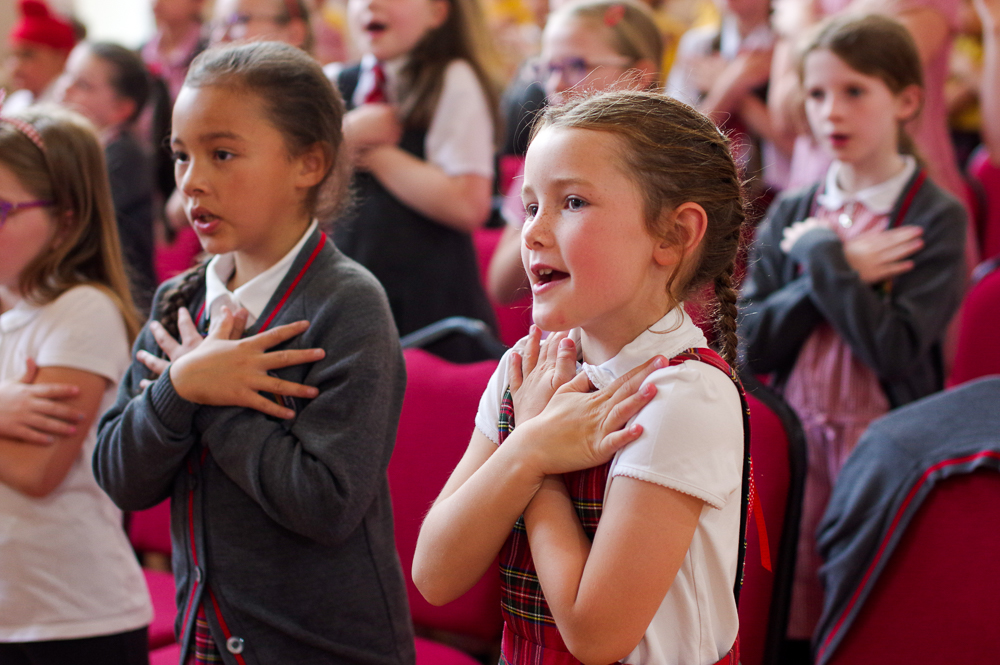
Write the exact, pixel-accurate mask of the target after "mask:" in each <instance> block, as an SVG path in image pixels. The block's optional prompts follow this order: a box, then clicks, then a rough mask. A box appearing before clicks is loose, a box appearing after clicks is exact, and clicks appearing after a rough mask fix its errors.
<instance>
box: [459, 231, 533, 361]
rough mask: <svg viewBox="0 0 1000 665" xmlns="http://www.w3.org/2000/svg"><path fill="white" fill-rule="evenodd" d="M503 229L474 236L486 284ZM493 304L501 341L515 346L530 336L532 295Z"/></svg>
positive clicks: (476, 233)
mask: <svg viewBox="0 0 1000 665" xmlns="http://www.w3.org/2000/svg"><path fill="white" fill-rule="evenodd" d="M501 235H503V229H480V230H479V231H476V232H475V233H474V234H473V235H472V240H473V243H474V244H475V247H476V255H477V256H478V258H479V278H480V279H481V280H482V282H483V284H486V281H487V273H488V272H489V267H490V259H492V258H493V252H494V251H496V248H497V243H499V242H500V236H501ZM492 304H493V313H494V314H495V315H496V317H497V326H498V327H499V328H500V330H499V331H498V332H499V333H500V341H501V342H503V343H504V344H506V345H507V346H513V345H514V342H516V341H517V340H519V339H521V338H522V337H524V336H525V335H527V334H528V328H530V327H531V294H530V293H529V294H528V295H525V297H523V298H521V299H520V300H518V301H516V302H514V303H511V304H510V305H500V304H497V303H495V302H494V303H492Z"/></svg>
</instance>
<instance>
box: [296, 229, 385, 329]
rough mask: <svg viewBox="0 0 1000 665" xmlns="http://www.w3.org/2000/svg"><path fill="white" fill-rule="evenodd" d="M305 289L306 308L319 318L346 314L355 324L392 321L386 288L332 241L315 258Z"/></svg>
mask: <svg viewBox="0 0 1000 665" xmlns="http://www.w3.org/2000/svg"><path fill="white" fill-rule="evenodd" d="M309 272H310V275H309V280H308V282H306V283H305V284H303V286H304V287H305V294H304V295H305V301H306V303H307V306H308V308H309V309H310V310H312V311H313V312H316V313H317V314H318V315H323V313H324V312H325V313H327V314H331V315H335V316H342V315H349V316H350V317H351V318H352V319H355V320H357V321H359V322H360V321H362V320H374V321H381V320H387V321H391V320H392V314H391V312H390V310H389V301H388V298H386V295H385V289H384V288H382V285H381V284H380V283H379V281H378V279H376V278H375V276H374V275H372V273H371V272H369V271H368V269H367V268H365V267H364V266H362V265H361V264H360V263H358V262H357V261H355V260H354V259H351V258H350V257H348V256H346V255H344V254H343V253H341V251H340V250H339V249H337V248H336V247H335V246H334V245H333V244H332V243H331V242H329V241H328V242H327V246H326V247H325V248H324V249H323V250H322V251H321V252H320V253H319V254H318V255H317V257H316V262H315V264H314V265H313V266H312V267H311V268H310V271H309Z"/></svg>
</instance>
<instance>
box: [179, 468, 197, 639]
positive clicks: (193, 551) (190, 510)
mask: <svg viewBox="0 0 1000 665" xmlns="http://www.w3.org/2000/svg"><path fill="white" fill-rule="evenodd" d="M188 469H189V470H190V471H191V473H192V474H193V473H194V470H193V469H192V468H191V462H190V461H188ZM188 538H189V539H190V541H191V560H192V561H194V566H195V568H197V567H198V548H197V547H195V545H194V490H191V491H190V492H189V493H188ZM197 590H198V580H197V579H195V581H194V584H192V585H191V593H190V594H188V602H187V609H186V610H184V623H183V624H182V625H183V626H184V630H187V625H188V619H189V618H190V617H191V608H192V607H193V606H194V599H195V596H196V595H197V594H196V593H195V592H196V591H197Z"/></svg>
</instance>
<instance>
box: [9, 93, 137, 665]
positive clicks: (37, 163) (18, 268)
mask: <svg viewBox="0 0 1000 665" xmlns="http://www.w3.org/2000/svg"><path fill="white" fill-rule="evenodd" d="M138 324H139V322H138V320H137V317H136V314H135V311H134V309H133V306H132V301H131V298H130V296H129V290H128V283H127V281H126V279H125V271H124V269H123V267H122V260H121V250H120V248H119V244H118V232H117V227H116V224H115V216H114V208H113V207H112V202H111V192H110V189H109V187H108V181H107V176H106V175H105V168H104V153H103V150H102V149H101V147H100V145H99V143H98V141H97V137H96V136H95V134H94V131H93V129H92V128H91V126H90V125H89V124H88V123H87V122H86V121H85V120H84V119H83V118H81V117H80V116H78V115H76V114H73V113H71V112H69V111H65V110H61V109H55V108H53V109H42V108H37V107H36V108H35V109H32V110H28V111H25V112H23V113H22V114H19V115H16V116H13V117H11V116H0V571H3V573H2V576H0V662H3V663H12V664H18V665H20V664H21V663H41V664H47V663H51V664H53V665H55V664H57V663H67V662H73V663H110V664H114V665H133V664H142V663H146V662H147V656H146V651H147V648H148V646H147V637H146V626H147V625H148V624H149V621H150V619H151V618H152V609H151V607H150V603H149V596H148V594H147V592H146V588H145V583H144V581H143V577H142V573H141V571H140V570H139V566H138V563H137V562H136V559H135V555H134V554H133V553H132V549H131V547H130V545H129V543H128V540H127V539H126V537H125V533H124V532H123V531H122V528H121V512H120V511H119V510H118V509H117V508H115V506H114V504H113V503H111V500H110V499H109V498H108V497H107V495H106V494H105V493H104V492H103V491H102V490H101V489H100V488H99V487H98V486H97V483H96V481H95V480H94V475H93V472H92V470H91V456H92V455H93V452H94V446H95V445H96V440H97V437H96V429H97V416H98V414H99V413H101V412H103V411H104V410H105V409H107V408H108V407H109V406H111V405H112V404H113V403H114V398H115V389H116V387H117V384H118V381H119V379H120V378H121V376H122V374H123V373H124V371H125V369H126V368H127V367H128V364H129V344H130V343H131V341H132V339H133V337H134V336H135V334H136V332H137V331H138Z"/></svg>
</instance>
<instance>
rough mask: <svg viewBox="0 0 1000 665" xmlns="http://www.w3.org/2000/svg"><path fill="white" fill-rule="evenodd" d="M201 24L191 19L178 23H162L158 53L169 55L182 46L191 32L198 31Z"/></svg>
mask: <svg viewBox="0 0 1000 665" xmlns="http://www.w3.org/2000/svg"><path fill="white" fill-rule="evenodd" d="M200 29H201V24H200V23H199V22H198V21H196V20H195V19H193V18H191V19H188V20H186V21H181V22H179V23H163V24H161V25H160V52H161V53H169V52H170V51H172V50H173V49H174V48H176V47H177V46H178V45H180V44H182V43H183V42H184V40H185V39H187V38H188V37H189V36H190V34H191V33H192V32H194V31H195V30H200Z"/></svg>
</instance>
